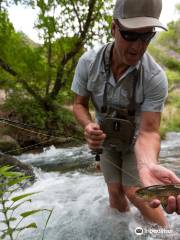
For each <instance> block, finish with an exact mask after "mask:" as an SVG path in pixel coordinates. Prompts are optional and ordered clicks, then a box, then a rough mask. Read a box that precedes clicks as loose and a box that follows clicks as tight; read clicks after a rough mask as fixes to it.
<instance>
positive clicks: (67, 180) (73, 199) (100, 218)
mask: <svg viewBox="0 0 180 240" xmlns="http://www.w3.org/2000/svg"><path fill="white" fill-rule="evenodd" d="M160 156H161V162H162V164H163V165H164V166H166V167H168V168H169V169H172V170H173V171H175V172H176V174H178V175H179V176H180V133H170V134H168V135H167V139H166V140H165V141H162V145H161V154H160ZM19 159H20V160H21V161H23V162H27V163H30V164H32V165H33V166H34V169H35V172H36V175H37V181H36V182H35V183H34V184H33V186H31V187H30V188H28V189H26V190H25V192H29V191H34V192H40V193H38V194H37V195H36V196H34V197H33V202H32V203H31V204H27V205H23V207H22V208H21V209H19V211H20V212H23V211H27V210H30V209H34V208H36V209H37V208H47V209H52V208H53V213H52V216H51V218H50V220H49V223H48V226H47V228H46V232H45V240H123V239H124V240H131V239H148V240H151V239H177V240H179V239H180V221H179V220H180V216H178V215H177V214H175V213H174V214H171V215H167V217H168V220H169V223H170V227H169V228H168V229H164V230H163V229H158V228H157V226H156V225H152V224H150V223H148V222H146V221H144V219H143V217H142V216H141V215H140V213H139V211H138V210H137V209H136V208H135V207H134V206H132V205H130V212H128V213H119V212H118V211H116V210H114V209H110V208H109V206H108V193H107V189H106V185H105V183H104V179H103V176H102V174H101V173H100V172H97V171H96V170H95V167H94V164H93V163H94V160H93V157H92V155H91V154H90V152H89V150H88V148H87V146H85V145H84V146H81V147H73V148H65V149H56V148H55V147H53V146H51V147H50V148H48V149H44V151H43V152H42V153H40V154H23V155H21V156H20V157H19ZM47 216H48V214H47V212H43V213H39V214H37V215H34V217H31V220H32V221H35V222H36V223H37V225H38V229H37V230H34V231H30V230H27V231H25V232H24V233H23V234H21V236H20V238H19V239H21V240H30V239H31V240H40V239H42V231H43V228H44V225H45V222H46V219H47ZM137 228H138V230H139V231H138V230H137ZM135 230H136V232H137V233H135Z"/></svg>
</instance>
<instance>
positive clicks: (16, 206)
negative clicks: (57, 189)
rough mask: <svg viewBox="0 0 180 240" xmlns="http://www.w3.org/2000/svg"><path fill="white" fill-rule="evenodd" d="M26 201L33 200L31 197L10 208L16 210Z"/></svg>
mask: <svg viewBox="0 0 180 240" xmlns="http://www.w3.org/2000/svg"><path fill="white" fill-rule="evenodd" d="M25 202H32V200H31V199H27V200H25V201H23V202H20V203H19V204H16V205H15V206H13V207H11V208H9V210H12V211H14V210H15V209H16V208H18V207H19V206H21V205H22V204H23V203H25Z"/></svg>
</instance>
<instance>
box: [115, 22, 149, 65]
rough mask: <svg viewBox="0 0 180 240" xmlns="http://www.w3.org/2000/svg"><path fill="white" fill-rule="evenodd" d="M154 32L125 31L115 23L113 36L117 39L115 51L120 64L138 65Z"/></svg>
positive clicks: (141, 30)
mask: <svg viewBox="0 0 180 240" xmlns="http://www.w3.org/2000/svg"><path fill="white" fill-rule="evenodd" d="M152 32H153V28H143V29H136V30H133V31H132V30H128V29H124V28H122V27H121V26H120V25H119V24H117V23H116V22H113V25H112V35H113V37H114V39H115V45H114V50H115V51H116V57H117V58H118V62H119V63H120V64H124V65H128V66H129V65H136V64H137V63H138V61H139V60H140V59H141V57H142V56H143V54H144V52H145V51H146V49H147V46H148V44H149V42H150V39H151V37H152V36H151V35H153V33H152ZM139 34H140V35H139ZM148 37H149V38H148Z"/></svg>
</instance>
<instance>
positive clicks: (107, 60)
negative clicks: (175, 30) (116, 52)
mask: <svg viewBox="0 0 180 240" xmlns="http://www.w3.org/2000/svg"><path fill="white" fill-rule="evenodd" d="M113 45H114V43H113V42H112V43H109V44H108V45H107V46H106V49H105V51H104V56H103V61H104V68H105V72H106V83H105V88H104V95H103V106H102V107H101V112H102V113H106V112H107V111H108V106H107V86H108V82H109V75H110V65H111V54H112V47H113ZM140 72H141V63H140V66H139V68H138V70H137V69H135V70H134V71H133V73H132V74H133V75H134V81H133V93H132V97H131V98H130V99H129V100H130V103H129V105H128V106H127V109H128V113H129V115H131V116H133V115H135V107H136V104H135V101H136V99H135V97H136V96H135V94H136V85H137V82H138V79H139V78H140Z"/></svg>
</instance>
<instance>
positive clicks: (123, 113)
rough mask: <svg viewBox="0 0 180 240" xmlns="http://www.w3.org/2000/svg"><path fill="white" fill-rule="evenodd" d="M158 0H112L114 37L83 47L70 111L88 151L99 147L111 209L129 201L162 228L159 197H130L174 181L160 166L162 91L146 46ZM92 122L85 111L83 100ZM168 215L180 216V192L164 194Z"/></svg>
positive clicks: (157, 69) (160, 77)
mask: <svg viewBox="0 0 180 240" xmlns="http://www.w3.org/2000/svg"><path fill="white" fill-rule="evenodd" d="M161 9H162V0H117V1H116V4H115V8H114V12H113V22H112V29H111V31H112V36H113V38H114V41H113V42H112V43H108V44H105V45H104V46H102V47H100V48H99V49H92V50H89V51H87V52H86V53H84V54H83V55H82V57H81V58H80V59H79V62H78V65H77V67H76V71H75V75H74V79H73V83H72V91H73V92H75V94H76V96H75V101H74V114H75V117H76V118H77V120H78V121H79V123H80V124H81V126H82V127H83V128H84V134H85V138H86V140H87V143H88V145H89V147H90V148H91V149H92V150H94V151H100V150H101V148H102V149H103V151H102V154H101V156H100V159H101V160H100V166H101V170H102V172H103V175H104V178H105V181H106V183H107V188H108V192H109V201H110V206H111V207H112V208H116V209H118V210H119V211H120V212H125V211H128V210H129V206H128V201H127V199H129V200H130V202H131V203H133V204H134V205H135V206H136V207H137V208H138V209H139V210H140V211H141V213H142V214H143V216H144V217H145V218H146V219H148V220H150V221H152V222H155V223H157V224H159V225H160V226H166V225H167V220H166V218H165V216H164V213H163V211H162V209H161V208H160V207H159V205H160V201H159V200H158V199H155V200H153V201H152V202H151V203H150V204H148V203H146V202H144V201H143V200H142V199H140V198H137V197H136V196H135V191H136V190H137V188H138V186H140V182H141V183H142V185H143V186H149V185H155V184H169V183H180V179H179V178H178V177H177V176H176V175H175V174H174V173H173V172H172V171H170V170H168V169H167V168H164V167H162V166H161V165H159V162H158V157H159V151H160V136H159V127H160V119H161V112H162V110H163V106H164V102H165V99H166V97H167V91H168V90H167V89H168V86H167V79H166V76H165V73H164V72H163V70H162V69H161V68H160V66H159V65H158V64H157V63H156V62H155V61H154V59H153V58H152V57H151V56H150V55H149V54H148V53H147V52H146V49H147V47H148V45H149V43H150V41H151V39H152V38H153V37H154V35H155V33H156V32H155V28H161V29H164V30H166V28H165V27H164V26H163V25H162V24H161V23H160V22H159V20H158V19H159V16H160V13H161ZM90 99H91V100H92V102H93V104H94V107H95V110H96V122H94V121H93V119H92V117H91V114H90V112H89V100H90ZM165 210H166V212H167V213H173V212H177V213H178V214H180V196H178V197H177V199H175V197H173V196H169V198H168V205H167V207H166V208H165Z"/></svg>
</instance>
